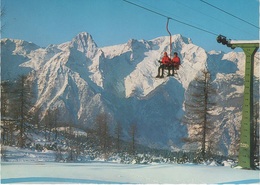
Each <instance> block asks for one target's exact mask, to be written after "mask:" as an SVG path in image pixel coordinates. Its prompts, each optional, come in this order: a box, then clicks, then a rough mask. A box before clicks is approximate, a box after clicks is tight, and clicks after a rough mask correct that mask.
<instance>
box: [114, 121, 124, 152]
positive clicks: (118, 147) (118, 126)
mask: <svg viewBox="0 0 260 185" xmlns="http://www.w3.org/2000/svg"><path fill="white" fill-rule="evenodd" d="M122 130H123V128H122V125H121V123H120V122H117V124H116V127H115V135H116V150H117V152H120V151H121V137H122Z"/></svg>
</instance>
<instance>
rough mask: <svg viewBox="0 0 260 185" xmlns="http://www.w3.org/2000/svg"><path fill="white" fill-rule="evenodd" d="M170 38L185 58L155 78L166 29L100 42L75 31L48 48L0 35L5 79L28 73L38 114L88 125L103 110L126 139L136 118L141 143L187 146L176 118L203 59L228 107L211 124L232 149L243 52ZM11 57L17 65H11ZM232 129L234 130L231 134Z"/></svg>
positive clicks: (165, 47) (238, 113)
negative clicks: (57, 113)
mask: <svg viewBox="0 0 260 185" xmlns="http://www.w3.org/2000/svg"><path fill="white" fill-rule="evenodd" d="M172 40H173V44H172V48H173V51H177V52H178V53H179V56H180V58H181V61H182V64H181V67H180V70H179V71H178V76H177V77H176V78H172V77H167V78H163V79H156V78H154V77H155V76H156V74H157V68H158V65H159V63H158V62H157V60H158V59H160V57H161V56H162V54H163V52H164V51H169V37H167V36H165V37H158V38H155V39H152V40H149V41H145V40H135V39H130V40H129V41H128V42H127V43H124V44H119V45H114V46H107V47H101V48H99V47H98V46H97V44H96V43H95V41H94V39H93V38H92V36H91V35H90V34H89V33H86V32H82V33H79V34H78V35H77V36H75V37H74V38H73V39H72V41H70V42H65V43H62V44H59V45H49V46H47V47H46V48H42V47H39V46H37V45H35V46H33V45H30V44H29V46H30V47H27V46H26V44H24V45H23V44H20V45H19V44H18V45H17V46H19V47H15V48H14V47H11V46H10V45H12V44H11V43H12V42H14V43H15V44H17V43H19V42H21V41H19V40H10V39H9V40H8V39H2V40H1V46H2V80H3V81H4V80H14V79H15V77H16V76H17V75H19V74H30V76H31V78H32V79H34V82H36V83H35V84H36V87H35V88H36V89H37V98H36V103H35V106H37V107H38V108H40V109H41V110H42V111H43V113H44V112H46V111H47V110H48V109H53V108H55V107H59V108H60V109H61V110H62V111H61V112H62V113H61V114H62V115H61V117H62V118H63V121H65V120H69V121H72V122H74V123H75V124H81V125H83V126H86V127H89V128H93V125H94V122H95V117H96V116H97V115H98V114H99V113H100V112H107V113H108V114H109V115H110V117H111V123H110V125H111V126H110V127H111V129H112V128H114V127H115V124H116V122H121V123H122V124H123V130H124V133H125V135H126V136H125V138H124V139H128V138H129V135H128V131H127V130H128V129H129V127H130V125H131V124H133V123H136V124H137V126H138V130H139V134H138V141H139V142H140V143H142V144H146V145H148V146H153V147H163V148H188V147H187V146H186V145H185V144H184V143H183V142H182V138H183V137H185V136H187V135H188V134H189V132H191V131H189V128H187V126H185V125H183V124H182V123H181V121H180V119H181V117H182V115H183V113H184V109H183V102H184V100H185V92H186V90H187V89H188V87H189V83H190V82H191V81H192V80H193V79H194V77H195V76H196V74H197V72H198V71H200V70H201V69H204V68H205V66H207V67H208V69H209V70H210V71H211V72H212V76H213V81H214V83H215V85H216V86H217V87H218V88H219V90H218V91H219V92H218V93H219V96H218V98H220V100H221V101H220V104H221V105H222V106H223V107H226V109H225V108H223V107H222V108H221V107H220V108H219V110H217V111H216V114H217V115H218V116H217V117H218V118H216V124H217V125H222V126H223V125H224V126H223V128H221V129H222V130H218V131H219V132H220V133H221V135H220V137H218V139H219V140H220V141H219V142H220V146H221V147H222V148H223V153H232V152H233V150H234V149H232V147H233V148H234V145H235V142H236V140H237V139H238V138H237V137H238V132H239V123H238V122H232V121H230V120H226V119H227V118H228V117H229V116H231V115H232V114H233V115H235V116H236V119H237V120H239V119H240V118H241V106H240V103H239V101H240V102H241V101H242V93H243V90H242V89H243V82H242V81H241V79H242V78H243V70H244V69H243V61H244V55H243V53H236V52H230V53H227V54H226V53H223V52H217V51H210V52H206V51H205V50H204V49H203V48H201V47H199V46H196V45H194V44H193V43H192V41H191V39H189V38H186V37H183V36H181V35H180V34H177V35H174V36H173V37H172ZM11 41H12V42H11ZM10 42H11V43H10ZM16 42H17V43H16ZM21 43H22V42H21ZM13 45H14V44H13ZM31 48H32V49H31ZM20 50H21V51H20ZM7 51H8V52H7ZM17 59H19V60H18V61H17ZM10 62H12V63H17V64H16V65H12V66H10V65H8V64H9V63H10ZM257 65H259V62H258V63H257ZM228 81H230V82H232V83H233V84H231V83H228ZM223 84H226V87H232V88H230V89H228V88H226V87H225V86H223ZM220 87H223V88H222V89H221V88H220ZM223 94H226V95H227V96H228V97H229V99H227V98H226V97H225V96H223ZM173 95H174V96H173ZM233 99H237V100H239V101H238V102H233ZM227 102H233V103H231V104H230V105H229V104H228V103H227ZM234 107H235V108H234ZM236 107H238V108H236ZM220 110H222V111H225V112H221V111H220ZM225 120H226V121H225ZM226 123H228V124H226ZM225 124H226V125H225ZM230 130H232V134H229V133H228V132H229V131H230ZM216 132H217V131H216ZM221 138H222V140H221ZM223 138H226V139H223ZM227 141H228V142H227Z"/></svg>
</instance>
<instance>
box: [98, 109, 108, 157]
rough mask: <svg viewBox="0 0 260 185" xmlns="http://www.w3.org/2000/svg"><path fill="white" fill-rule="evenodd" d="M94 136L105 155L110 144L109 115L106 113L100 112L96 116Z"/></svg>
mask: <svg viewBox="0 0 260 185" xmlns="http://www.w3.org/2000/svg"><path fill="white" fill-rule="evenodd" d="M95 124H96V136H97V138H98V140H99V145H100V148H101V150H102V152H103V153H104V154H105V155H107V153H108V151H109V147H110V146H111V140H110V134H109V125H108V124H109V116H108V114H106V113H100V114H98V115H97V117H96V122H95Z"/></svg>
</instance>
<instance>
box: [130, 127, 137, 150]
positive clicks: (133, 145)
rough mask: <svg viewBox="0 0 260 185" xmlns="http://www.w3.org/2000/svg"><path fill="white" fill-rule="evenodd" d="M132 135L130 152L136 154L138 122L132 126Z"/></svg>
mask: <svg viewBox="0 0 260 185" xmlns="http://www.w3.org/2000/svg"><path fill="white" fill-rule="evenodd" d="M129 133H130V136H131V148H130V153H131V154H132V155H134V154H135V153H136V134H137V124H136V123H133V124H132V125H131V127H130V131H129Z"/></svg>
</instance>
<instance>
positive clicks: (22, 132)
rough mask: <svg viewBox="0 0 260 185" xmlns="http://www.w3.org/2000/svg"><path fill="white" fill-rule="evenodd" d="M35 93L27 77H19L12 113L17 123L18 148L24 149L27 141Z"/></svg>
mask: <svg viewBox="0 0 260 185" xmlns="http://www.w3.org/2000/svg"><path fill="white" fill-rule="evenodd" d="M32 99H33V93H32V88H31V82H30V80H29V79H28V77H27V76H19V77H18V79H17V81H16V82H15V87H14V98H13V105H12V112H13V113H14V117H15V119H16V122H17V130H18V132H19V135H18V146H20V147H24V146H25V141H26V139H27V131H28V128H29V124H28V123H30V121H31V119H32V114H31V112H30V110H31V108H32Z"/></svg>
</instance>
